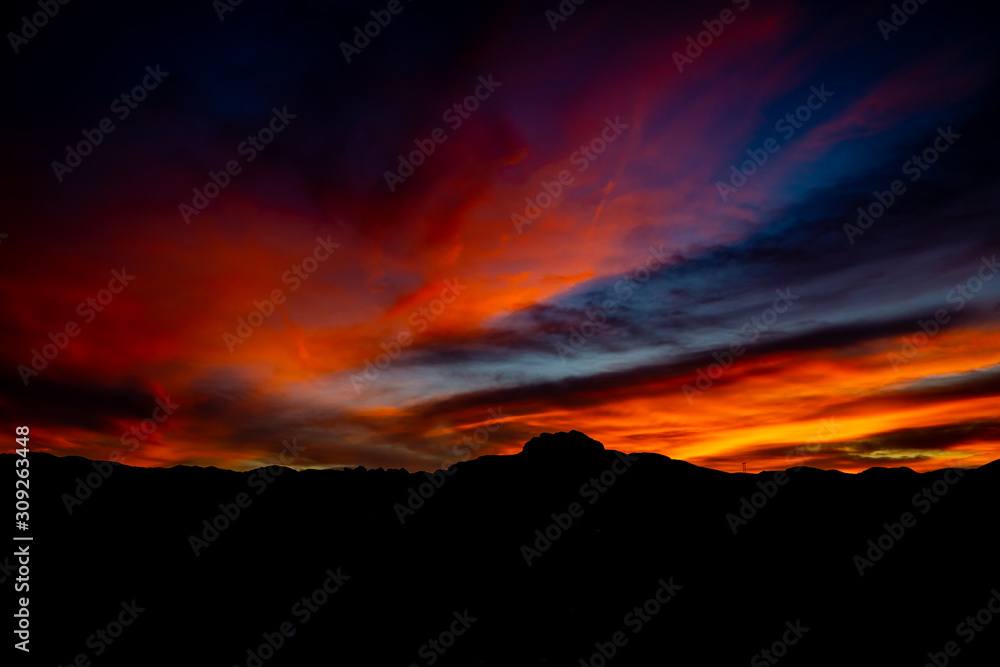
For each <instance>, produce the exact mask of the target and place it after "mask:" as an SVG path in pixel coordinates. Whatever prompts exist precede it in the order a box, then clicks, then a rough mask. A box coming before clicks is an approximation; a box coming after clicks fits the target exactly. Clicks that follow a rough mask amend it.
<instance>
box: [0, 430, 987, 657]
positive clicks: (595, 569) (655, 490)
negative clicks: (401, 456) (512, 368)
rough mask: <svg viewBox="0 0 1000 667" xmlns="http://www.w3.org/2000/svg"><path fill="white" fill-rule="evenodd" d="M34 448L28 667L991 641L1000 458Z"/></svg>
mask: <svg viewBox="0 0 1000 667" xmlns="http://www.w3.org/2000/svg"><path fill="white" fill-rule="evenodd" d="M13 459H14V457H13V456H11V455H6V454H5V455H0V460H2V463H3V466H4V469H6V470H12V469H13V468H14V464H13ZM30 461H31V484H32V486H31V498H32V517H31V518H32V531H31V532H32V534H33V535H34V536H35V539H34V541H33V542H32V543H31V550H32V570H31V590H30V593H29V595H30V596H31V613H32V630H33V632H32V642H31V648H32V652H31V664H47V665H69V664H73V663H74V661H77V660H81V659H80V658H78V656H79V655H81V654H83V656H84V657H83V658H82V660H89V661H90V663H91V664H93V665H95V666H100V665H112V664H122V665H125V664H129V665H160V664H162V665H168V664H169V665H179V664H180V665H222V666H226V667H228V666H230V665H244V666H249V667H253V666H254V665H268V666H270V665H278V664H282V665H320V664H323V665H327V664H330V665H372V666H381V665H398V666H400V667H406V666H408V665H413V664H416V665H432V664H434V665H463V666H465V665H498V666H499V665H504V666H517V665H548V666H553V665H574V666H575V665H581V664H583V665H594V666H595V667H598V666H600V665H603V664H607V665H612V666H613V665H675V664H676V665H691V664H698V665H746V664H751V665H769V664H779V665H880V666H888V665H913V666H915V667H920V666H921V665H924V664H934V663H933V662H931V660H932V659H934V660H937V661H938V664H944V662H942V661H943V660H947V661H948V664H954V665H957V666H959V667H970V666H973V665H987V664H989V665H995V664H997V662H996V658H997V656H998V655H1000V613H994V611H991V610H990V605H992V607H993V610H995V612H1000V593H997V592H996V591H997V590H1000V558H998V554H997V546H996V543H997V539H996V536H997V509H998V505H1000V501H998V496H997V489H998V488H1000V462H994V463H992V464H990V465H988V466H985V467H983V468H980V469H977V470H966V471H958V470H944V471H937V472H931V473H925V474H918V473H915V472H913V471H911V470H909V469H906V468H895V469H872V470H869V471H866V472H864V473H861V474H858V475H850V474H844V473H839V472H834V471H820V470H815V469H811V468H800V469H793V470H791V471H788V472H779V473H760V474H756V475H750V474H729V473H723V472H719V471H715V470H709V469H706V468H699V467H697V466H694V465H691V464H689V463H685V462H683V461H675V460H671V459H669V458H667V457H664V456H659V455H654V454H638V455H629V456H626V455H624V454H621V453H617V452H611V451H605V450H604V448H603V446H602V445H600V443H597V442H595V441H593V440H590V439H589V438H586V436H583V435H582V434H579V433H576V432H572V433H570V434H556V435H543V436H541V437H540V438H534V439H532V440H531V441H530V442H529V443H527V445H525V447H524V450H523V451H522V452H521V453H520V454H518V455H515V456H488V457H482V458H479V459H476V460H474V461H470V462H466V463H460V464H458V465H457V466H455V467H453V468H452V470H451V471H450V472H449V473H447V474H446V473H445V472H443V471H442V472H439V473H437V474H436V475H435V476H433V477H432V478H430V477H428V476H427V475H425V474H424V473H414V474H410V473H407V472H405V471H402V470H388V471H383V470H368V471H364V470H357V469H356V470H348V471H332V470H330V471H302V472H296V471H294V470H290V469H282V471H281V472H280V473H277V470H273V469H272V470H270V471H264V470H259V471H254V472H251V473H237V472H232V471H226V470H219V469H215V468H191V467H183V466H178V467H175V468H171V469H142V468H130V467H125V466H120V465H117V464H105V465H98V466H97V467H98V468H101V469H102V470H103V471H104V473H105V475H106V479H104V478H103V477H101V473H100V472H99V471H95V464H94V463H93V462H91V461H87V460H85V459H80V458H75V457H67V458H57V457H53V456H48V455H44V454H32V455H31V456H30ZM276 473H277V474H276ZM94 474H96V475H98V477H92V478H91V481H96V480H98V479H100V480H101V482H100V484H99V485H97V488H96V489H94V490H93V491H92V495H91V496H90V497H88V498H86V499H83V500H82V502H71V501H69V500H68V499H69V498H71V497H72V495H73V494H74V493H76V491H75V490H76V488H77V486H78V482H77V481H76V480H77V479H82V480H86V477H87V476H88V475H94ZM64 494H68V495H64ZM67 505H69V506H70V507H71V508H72V513H69V512H68V511H67ZM237 510H238V512H237ZM741 513H742V514H741ZM213 524H214V525H213ZM869 541H870V542H869ZM10 551H11V550H7V553H8V554H9V553H10ZM2 564H3V565H5V566H6V567H9V566H10V563H9V562H5V563H2ZM4 576H5V577H7V579H8V581H6V582H5V583H4V585H5V586H10V585H11V581H10V580H11V579H13V577H15V576H16V574H15V573H13V572H12V571H9V570H7V571H0V577H4ZM7 590H10V589H7ZM18 595H21V594H18ZM977 615H978V618H977ZM987 616H989V619H987ZM8 618H10V617H9V616H8ZM126 621H127V623H125V622H126ZM970 621H971V622H970ZM119 623H122V624H123V625H119ZM975 628H978V629H975ZM8 632H9V631H8ZM8 636H10V635H9V634H8ZM949 642H952V644H949ZM949 649H950V650H951V651H952V653H953V655H952V656H949V655H948V654H947V653H946V651H947V650H949ZM763 651H767V653H766V654H765V653H763ZM929 653H930V654H931V655H930V656H929V655H928V654H929ZM606 656H607V657H606ZM78 664H83V663H82V662H79V663H78Z"/></svg>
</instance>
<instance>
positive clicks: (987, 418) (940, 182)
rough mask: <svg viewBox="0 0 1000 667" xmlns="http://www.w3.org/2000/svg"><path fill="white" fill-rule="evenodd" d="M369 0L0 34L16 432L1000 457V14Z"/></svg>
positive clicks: (812, 458)
mask: <svg viewBox="0 0 1000 667" xmlns="http://www.w3.org/2000/svg"><path fill="white" fill-rule="evenodd" d="M15 4H16V6H14V7H6V8H5V13H4V26H5V31H4V32H5V33H7V32H9V31H15V30H21V29H22V28H23V26H22V16H24V15H28V14H31V13H32V12H34V11H37V5H36V4H35V3H30V2H18V3H15ZM216 4H217V5H221V3H216ZM693 4H694V3H693ZM331 5H335V6H331ZM388 5H389V6H390V7H396V8H398V9H399V12H398V13H397V14H391V13H389V12H388V10H387V9H386V7H387V3H385V2H381V1H372V2H351V3H344V2H337V3H325V2H319V1H315V2H294V3H288V4H279V3H263V2H256V1H253V0H248V1H247V2H243V3H241V4H239V5H237V6H235V7H234V8H232V11H227V12H225V13H223V14H222V19H223V20H220V16H219V14H218V9H217V7H213V4H212V3H211V2H209V0H204V2H201V3H191V4H189V5H187V6H185V7H184V8H178V7H176V6H175V5H174V4H171V3H164V2H159V3H152V4H147V3H128V4H125V3H109V4H107V5H94V4H87V3H79V4H77V3H75V2H74V3H70V4H67V5H61V6H60V9H59V13H58V14H57V15H56V16H54V17H52V18H51V19H49V20H48V22H47V24H46V25H44V26H43V27H41V28H38V29H37V34H35V36H34V37H31V38H30V39H28V40H27V41H26V42H25V43H20V40H18V43H17V48H16V52H15V46H13V45H12V43H11V40H10V37H8V44H7V46H6V47H5V48H7V49H8V51H7V53H6V55H5V56H4V65H3V67H4V77H5V80H6V81H7V82H8V86H7V89H8V98H7V103H6V104H5V105H4V109H3V112H2V113H3V114H4V126H5V127H6V128H7V136H8V138H7V143H6V144H5V157H6V159H5V172H6V173H5V177H4V187H3V189H2V192H3V195H2V196H3V199H2V204H3V210H4V211H5V215H4V216H3V222H2V223H0V232H2V233H4V234H6V236H4V237H2V238H0V261H2V271H0V298H2V305H3V312H4V313H5V325H4V326H3V328H2V330H0V336H2V339H0V343H2V344H0V355H2V356H3V368H4V369H5V370H4V372H3V373H2V376H0V377H2V379H0V406H2V411H3V414H4V420H3V421H4V422H5V424H7V426H8V427H9V429H8V433H12V432H13V426H14V425H15V424H27V425H28V426H30V428H31V429H32V434H33V436H34V437H33V448H34V449H35V450H36V451H49V452H52V453H54V454H59V455H79V456H85V457H88V458H93V459H107V458H109V457H110V456H111V452H113V451H115V450H117V451H119V452H120V453H121V460H123V461H124V462H125V463H126V464H130V465H140V466H154V465H157V466H159V465H162V466H170V465H175V464H188V465H215V466H219V467H224V468H234V469H246V468H249V467H256V466H259V465H263V464H266V463H272V462H274V461H275V460H276V457H277V456H278V454H279V453H280V452H281V451H282V447H283V444H282V443H283V442H284V441H291V440H292V438H295V440H296V442H297V443H298V445H299V446H302V445H304V446H305V449H304V451H303V452H302V453H301V455H300V456H299V457H298V458H297V459H296V460H295V463H294V464H295V465H300V466H315V467H341V466H357V465H365V466H367V467H370V468H371V467H378V466H383V467H387V468H388V467H405V468H407V469H408V470H411V471H412V470H433V469H436V468H438V467H441V466H442V465H446V464H447V463H450V462H453V461H455V460H457V459H463V458H471V457H473V456H477V455H481V454H486V453H491V454H495V453H514V452H516V451H519V450H520V448H521V446H522V445H523V444H524V442H525V441H527V440H528V439H530V438H531V437H532V436H534V435H537V434H538V433H540V432H544V431H548V432H554V431H568V430H571V429H576V430H579V431H583V432H584V433H586V434H588V435H590V436H591V437H593V438H595V439H597V440H600V441H601V442H603V443H604V445H605V446H606V447H608V448H614V449H621V450H625V451H648V452H658V453H662V454H665V455H667V456H670V457H672V458H679V459H685V460H688V461H691V462H692V463H696V464H698V465H704V466H710V467H714V468H718V469H722V470H730V471H733V470H739V469H741V464H742V463H743V462H747V469H748V470H752V471H756V470H761V469H775V468H786V467H790V466H792V465H799V464H806V465H811V466H816V467H821V468H837V469H841V470H845V471H859V470H864V469H866V468H869V467H872V466H876V465H889V466H899V465H906V466H909V467H911V468H914V469H916V470H927V469H933V468H939V467H944V466H946V465H956V464H957V465H967V466H978V465H982V464H984V463H987V462H989V461H992V460H994V459H998V458H1000V278H996V274H997V272H998V271H1000V266H998V265H997V263H996V258H997V255H998V254H1000V217H998V213H1000V203H998V199H997V192H998V191H1000V166H998V158H997V156H998V149H1000V134H998V130H997V125H996V119H997V118H998V117H1000V113H998V112H1000V96H998V90H1000V88H998V86H997V83H998V80H1000V77H998V73H1000V70H998V67H997V65H998V62H1000V59H998V46H1000V43H998V41H997V39H996V36H995V27H994V26H993V24H992V22H991V21H990V20H984V19H983V18H977V17H975V16H970V14H969V13H968V12H966V11H964V10H962V8H961V5H949V4H947V3H934V2H929V3H926V4H924V5H919V9H917V11H916V12H915V13H914V14H913V15H912V16H908V17H907V20H906V23H904V24H902V25H901V26H900V27H899V29H898V30H887V29H886V27H885V26H886V25H892V24H891V22H890V23H884V24H883V25H882V27H881V28H880V25H879V21H880V20H885V21H889V20H890V16H891V14H892V12H893V9H892V3H889V2H886V3H881V2H862V3H859V2H846V3H841V2H837V3H828V4H822V5H821V4H819V3H810V4H807V3H803V2H784V1H780V2H770V1H768V2H765V1H763V0H750V1H749V2H747V1H746V0H740V1H739V2H729V1H728V0H726V1H725V2H723V1H720V2H716V3H714V4H712V3H710V4H705V3H697V4H696V6H695V7H684V8H680V7H678V6H676V4H675V3H659V2H652V1H650V2H633V3H613V2H603V1H602V0H590V1H589V2H585V3H583V4H581V5H579V6H576V8H575V10H574V11H573V13H572V14H570V15H568V16H565V17H563V16H559V18H560V19H562V18H565V20H558V21H557V20H556V19H554V18H553V16H555V14H549V15H547V14H546V11H558V10H557V7H558V6H559V4H558V3H557V2H556V0H550V1H549V2H512V3H497V4H496V5H494V4H493V3H487V4H484V5H483V6H477V5H476V3H463V5H462V6H461V7H460V8H456V7H446V6H442V5H440V4H438V5H432V4H431V3H424V2H421V1H418V2H409V1H408V0H402V2H401V4H398V5H394V3H388ZM914 5H917V3H914ZM563 6H573V5H571V3H569V2H566V3H563ZM723 10H727V11H728V12H729V13H727V14H724V15H723V18H727V19H730V21H729V23H723V22H722V21H721V20H719V19H720V13H721V12H723ZM373 11H374V12H376V14H377V15H378V16H382V17H383V18H384V17H385V16H390V17H391V19H389V20H388V23H387V25H384V26H379V30H378V33H377V34H376V35H375V36H374V37H369V38H367V40H368V41H367V44H365V42H364V41H363V40H359V43H361V44H362V45H363V46H362V47H360V48H359V47H358V46H357V45H356V44H355V43H354V42H353V40H355V38H356V36H357V33H356V32H355V27H356V26H364V25H365V24H366V23H368V22H371V21H373V20H375V19H373V17H372V14H371V12H373ZM379 12H382V13H381V14H379ZM703 22H707V24H708V27H706V25H705V23H703ZM553 26H554V28H555V29H553ZM893 27H895V26H893ZM710 28H715V29H716V31H720V30H721V32H720V34H718V35H711V34H710V33H707V32H705V31H706V30H709V29H710ZM362 30H363V28H362ZM372 32H374V29H373V30H372ZM700 32H703V33H705V35H710V36H711V41H709V40H708V38H707V37H705V36H704V35H703V36H702V40H703V41H702V43H703V44H704V43H706V42H708V45H707V46H703V47H700V50H701V53H700V54H698V49H696V48H692V47H691V46H690V45H691V44H692V43H694V44H697V37H698V34H699V33H700ZM689 36H690V37H691V38H692V41H691V42H689V41H688V37H689ZM886 37H887V39H886ZM342 42H344V43H347V44H349V45H350V46H349V47H348V46H342V45H341V43H342ZM686 49H689V51H688V54H687V55H684V57H680V56H678V55H675V54H678V53H680V54H684V52H685V50H686ZM690 54H695V56H694V57H690ZM348 59H349V60H350V62H348ZM679 70H680V71H679ZM144 82H145V84H146V86H145V87H143V83H144ZM136 86H139V89H140V90H139V92H138V94H136V95H134V96H133V95H132V92H131V91H133V89H134V88H135V87H136ZM477 94H478V95H479V97H476V95H477ZM122 95H128V96H129V97H128V99H127V100H122V99H121V98H122ZM140 97H141V98H144V99H142V100H141V101H136V99H133V98H140ZM463 101H464V102H463ZM456 104H458V105H460V106H459V109H460V110H456V109H455V108H454V107H455V105H456ZM463 104H465V105H466V106H464V107H463V106H461V105H463ZM133 107H134V108H133ZM796 113H798V114H799V115H798V117H796ZM787 114H790V116H789V117H786V115H787ZM123 116H124V117H123ZM105 118H108V119H110V121H109V123H110V124H113V126H114V129H113V130H112V131H111V132H110V133H104V132H102V131H101V130H100V129H99V128H100V127H101V123H102V119H105ZM108 126H109V125H108V124H105V127H108ZM268 128H270V129H268ZM261 130H264V131H263V132H261ZM84 131H86V132H87V133H89V135H90V136H91V137H99V139H100V143H99V144H98V145H96V146H93V148H92V151H90V152H89V154H88V155H86V156H84V157H81V158H80V159H79V160H76V159H75V158H74V156H67V145H69V147H70V148H73V147H76V146H77V145H78V144H80V143H81V142H84V147H83V149H82V150H81V151H80V152H81V153H83V152H88V148H89V146H88V145H87V143H86V142H87V139H86V138H85V136H86V135H85V134H84ZM258 133H260V134H261V135H263V137H260V136H259V135H258ZM434 136H436V137H437V139H438V141H435V140H434V139H433V138H432V137H434ZM248 137H255V138H253V139H252V141H248ZM442 138H443V141H441V139H442ZM268 139H271V141H270V143H266V145H265V143H264V142H265V141H267V140H268ZM255 144H256V146H255ZM419 146H424V147H425V149H426V147H427V146H433V148H434V150H433V152H432V153H430V155H426V156H424V155H418V156H417V159H416V160H414V162H420V163H421V164H419V166H415V167H414V168H413V170H412V174H411V173H410V170H409V167H407V166H403V168H402V170H401V168H400V157H399V156H400V155H403V158H404V159H408V158H407V156H409V155H410V154H411V153H412V152H413V151H417V150H419V148H418V147H419ZM765 147H770V148H769V149H766V148H765ZM753 156H757V160H758V162H762V164H759V165H758V164H756V163H753V162H750V163H747V164H746V165H745V169H746V171H747V172H753V173H752V174H751V175H750V176H747V177H745V178H744V177H743V176H742V175H740V176H738V177H735V176H733V170H732V169H731V165H736V169H737V170H739V169H740V165H742V164H744V163H746V161H747V160H751V159H752V158H753ZM914 157H916V158H917V161H916V162H914ZM765 158H766V159H765ZM53 163H60V164H59V165H54V164H53ZM73 164H75V165H77V166H72V165H73ZM227 164H228V165H229V167H230V172H229V173H226V169H227ZM60 165H64V166H60ZM210 172H212V173H215V174H216V181H217V182H222V183H226V182H228V185H226V186H225V187H222V188H217V187H215V186H214V185H213V186H210V187H208V188H207V190H208V191H209V192H208V193H207V194H213V195H215V196H213V197H211V199H208V198H206V199H204V200H202V199H201V197H202V195H201V194H198V193H196V192H195V189H197V190H198V191H200V192H202V193H205V190H206V184H207V183H212V180H211V177H210ZM387 172H391V174H390V175H388V176H387ZM220 174H223V175H220ZM392 174H394V175H395V176H393V175H392ZM731 177H732V180H731ZM560 178H561V179H562V180H560ZM744 181H745V182H744ZM894 181H899V183H897V194H893V193H892V191H891V188H892V184H893V182H894ZM720 183H723V184H725V185H727V186H729V187H728V188H727V187H723V186H720ZM737 185H738V186H739V187H736V186H737ZM902 188H905V190H903V189H902ZM875 192H878V193H880V194H879V195H878V196H880V197H881V198H882V200H883V202H888V201H889V198H890V197H891V198H892V199H893V201H892V203H891V204H890V205H889V206H888V208H887V210H886V211H885V212H884V214H883V215H881V216H879V217H877V218H876V217H875V216H874V215H873V219H872V220H871V222H870V223H865V225H866V226H867V228H866V229H865V228H862V227H859V226H858V219H859V213H858V208H859V207H863V209H869V210H872V211H873V213H877V212H878V210H879V208H880V207H881V206H882V204H879V203H878V199H877V198H876V195H875V194H874V193H875ZM540 195H541V196H540ZM526 200H528V201H526ZM873 203H874V206H873ZM201 204H205V206H204V207H203V209H202V210H198V208H197V207H198V206H200V205H201ZM182 205H183V206H182ZM845 225H846V227H845ZM114 272H117V275H119V276H121V277H120V278H115V275H116V274H115V273H114ZM129 276H134V278H130V277H129ZM995 278H996V279H995ZM123 279H124V283H125V284H124V285H123V284H122V280H123ZM109 284H110V285H109ZM102 290H105V291H104V292H103V293H102ZM277 290H280V295H279V299H278V300H279V301H281V302H282V303H280V304H278V305H277V307H273V306H271V305H270V304H269V303H265V301H269V300H271V299H272V298H273V295H274V293H275V292H276V291H277ZM88 299H94V303H96V304H97V305H96V307H95V306H94V305H93V304H90V305H88V304H87V300H88ZM102 299H103V303H102V301H101V300H102ZM255 302H256V304H260V308H261V310H263V311H264V312H263V314H260V315H251V313H255V312H258V313H259V312H260V311H258V310H257V306H256V305H255ZM98 308H99V309H100V310H98ZM240 318H242V319H243V321H244V322H246V324H242V323H240ZM935 318H937V320H935ZM920 322H923V323H924V324H923V326H924V330H927V331H930V332H931V333H932V334H933V335H927V334H924V333H923V332H922V330H921V325H920ZM71 323H72V324H71ZM254 323H256V324H259V326H253V324H254ZM67 327H68V328H67ZM72 332H75V335H74V334H73V333H72ZM248 333H249V335H246V334H248ZM50 334H51V335H50ZM60 341H61V342H62V343H63V346H64V349H58V346H59V343H60ZM399 343H402V344H400V345H398V348H397V344H399ZM46 345H49V346H50V347H49V348H48V356H50V357H52V358H50V359H46V358H45V356H46V353H45V350H43V348H44V347H45V346H46ZM908 345H911V346H908ZM36 351H37V354H36ZM53 353H54V354H53ZM380 355H382V356H380ZM33 363H34V364H35V365H34V366H32V364H33ZM43 363H44V366H43ZM376 364H378V365H379V366H381V367H382V368H381V369H380V368H378V366H376ZM713 364H718V365H716V366H713ZM723 366H728V367H727V368H723ZM168 399H169V402H168ZM158 400H159V401H160V403H159V404H158V403H157V401H158ZM161 405H167V406H170V405H176V407H171V408H168V410H169V412H170V414H169V415H167V414H166V411H165V410H164V409H163V408H162V407H159V406H161ZM498 414H499V415H502V420H503V423H502V424H501V423H498V421H497V419H498V417H497V415H498ZM161 417H162V419H161V420H159V421H156V420H158V419H160V418H161ZM146 419H152V420H153V421H150V422H147V427H149V428H151V427H152V426H153V425H154V424H155V426H156V429H155V431H153V432H152V433H148V432H147V433H143V432H142V430H141V428H142V427H141V424H142V422H143V420H146ZM133 428H135V429H136V430H137V431H138V432H139V433H142V438H143V439H140V438H136V437H134V436H125V437H124V438H123V434H127V433H128V432H129V431H130V429H133ZM476 429H480V430H479V431H478V434H479V435H478V436H476V433H477V431H476ZM486 436H488V437H486ZM11 437H13V436H11ZM473 437H478V439H479V441H480V442H479V444H477V445H476V446H474V447H469V446H465V447H464V448H461V449H459V450H458V451H456V449H455V447H456V445H457V444H458V443H460V442H461V441H462V439H463V438H473ZM473 442H474V441H473ZM128 443H132V444H133V445H135V446H134V448H133V451H129V450H130V447H129V446H127V444H128ZM802 445H809V447H808V449H803V448H802V447H801V446H802Z"/></svg>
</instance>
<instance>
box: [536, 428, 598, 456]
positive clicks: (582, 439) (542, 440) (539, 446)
mask: <svg viewBox="0 0 1000 667" xmlns="http://www.w3.org/2000/svg"><path fill="white" fill-rule="evenodd" d="M603 451H604V445H603V444H601V443H600V442H598V441H597V440H594V439H593V438H591V437H589V436H587V435H586V434H584V433H580V431H570V432H569V433H566V432H564V431H560V432H559V433H542V434H541V435H538V436H535V437H534V438H532V439H531V440H529V441H528V442H526V443H525V444H524V447H523V448H522V449H521V453H522V454H524V455H526V456H544V457H546V458H549V457H553V458H555V457H558V458H582V457H590V456H595V455H598V454H600V453H601V452H603Z"/></svg>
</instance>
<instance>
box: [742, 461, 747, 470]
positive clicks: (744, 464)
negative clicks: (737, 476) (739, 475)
mask: <svg viewBox="0 0 1000 667" xmlns="http://www.w3.org/2000/svg"><path fill="white" fill-rule="evenodd" d="M746 471H747V462H746V461H744V462H743V472H746Z"/></svg>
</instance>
